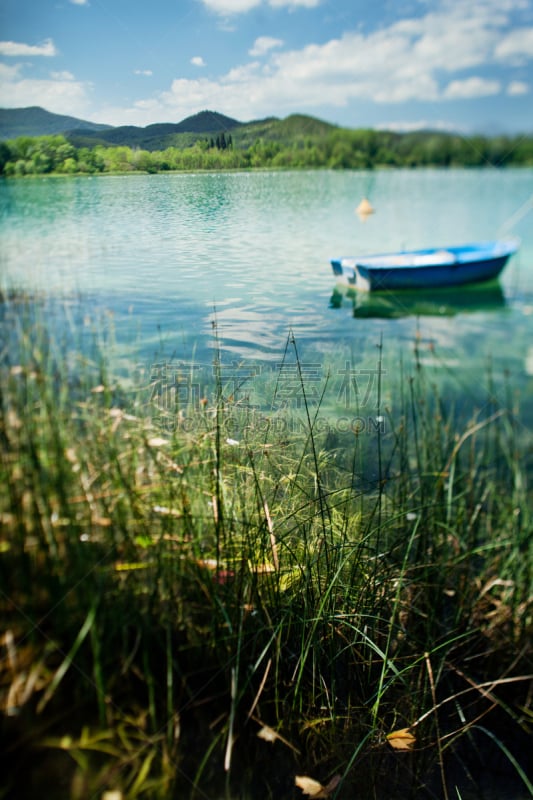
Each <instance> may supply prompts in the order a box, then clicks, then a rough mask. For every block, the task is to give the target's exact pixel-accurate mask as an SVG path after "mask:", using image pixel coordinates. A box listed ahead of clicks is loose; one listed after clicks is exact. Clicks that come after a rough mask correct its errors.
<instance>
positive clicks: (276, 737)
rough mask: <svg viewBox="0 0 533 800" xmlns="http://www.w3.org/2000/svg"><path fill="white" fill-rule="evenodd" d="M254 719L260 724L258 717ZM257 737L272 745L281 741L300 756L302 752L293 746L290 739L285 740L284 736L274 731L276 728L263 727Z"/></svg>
mask: <svg viewBox="0 0 533 800" xmlns="http://www.w3.org/2000/svg"><path fill="white" fill-rule="evenodd" d="M253 719H255V721H256V722H259V720H258V719H256V717H253ZM257 735H258V737H259V738H260V739H263V741H265V742H270V743H271V744H273V743H274V742H277V741H279V742H281V743H282V744H284V745H285V746H286V747H290V749H291V750H293V751H294V752H295V753H297V754H298V755H299V754H300V751H299V750H298V748H297V747H295V746H294V745H293V744H291V742H289V741H288V739H285V737H284V736H282V735H281V734H280V733H277V732H276V731H275V730H274V728H271V727H270V726H269V725H263V726H262V727H261V729H260V730H258V731H257Z"/></svg>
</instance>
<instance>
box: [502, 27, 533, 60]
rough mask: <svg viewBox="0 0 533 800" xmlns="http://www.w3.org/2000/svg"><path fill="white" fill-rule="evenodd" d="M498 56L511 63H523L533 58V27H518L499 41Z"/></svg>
mask: <svg viewBox="0 0 533 800" xmlns="http://www.w3.org/2000/svg"><path fill="white" fill-rule="evenodd" d="M495 55H496V58H498V59H500V60H501V61H507V62H509V63H511V64H522V63H524V62H525V61H527V60H528V59H531V58H533V28H517V29H516V30H514V31H511V32H510V33H508V34H507V35H506V36H504V37H503V39H501V41H500V42H498V44H497V46H496V49H495Z"/></svg>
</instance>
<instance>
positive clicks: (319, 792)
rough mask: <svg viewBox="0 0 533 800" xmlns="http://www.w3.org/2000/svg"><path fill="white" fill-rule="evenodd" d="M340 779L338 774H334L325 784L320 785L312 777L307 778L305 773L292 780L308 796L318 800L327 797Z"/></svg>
mask: <svg viewBox="0 0 533 800" xmlns="http://www.w3.org/2000/svg"><path fill="white" fill-rule="evenodd" d="M340 780H341V776H340V775H334V776H333V778H332V779H331V780H330V782H329V783H328V784H327V785H326V786H322V784H321V783H319V782H318V781H315V780H314V779H313V778H308V777H307V776H306V775H297V776H296V778H295V779H294V782H295V784H296V786H297V787H298V788H299V789H301V790H302V792H303V793H304V794H306V795H308V797H311V798H313V799H314V800H319V799H320V798H327V797H329V796H330V794H331V793H332V792H333V791H334V790H335V789H336V788H337V786H338V785H339V783H340Z"/></svg>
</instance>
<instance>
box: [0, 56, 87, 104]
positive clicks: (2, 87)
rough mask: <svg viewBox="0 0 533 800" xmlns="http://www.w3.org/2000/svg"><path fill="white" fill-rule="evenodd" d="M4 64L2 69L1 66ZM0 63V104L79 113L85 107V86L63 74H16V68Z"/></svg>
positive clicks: (17, 71)
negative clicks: (49, 76) (43, 76)
mask: <svg viewBox="0 0 533 800" xmlns="http://www.w3.org/2000/svg"><path fill="white" fill-rule="evenodd" d="M2 67H4V69H2ZM9 69H10V68H9V67H8V68H7V69H6V68H5V66H4V65H0V106H2V107H3V108H24V107H25V106H42V107H43V108H46V110H47V111H53V112H55V113H56V114H70V115H74V116H76V115H83V114H85V113H86V111H87V106H88V97H87V86H86V85H85V84H83V83H81V82H78V81H75V80H73V79H72V76H70V77H69V78H66V77H65V76H63V77H61V78H56V79H50V80H31V79H25V78H20V77H19V69H18V68H17V69H15V70H14V69H11V70H10V71H9V72H8V71H7V70H9Z"/></svg>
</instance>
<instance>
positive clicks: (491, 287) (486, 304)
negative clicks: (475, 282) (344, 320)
mask: <svg viewBox="0 0 533 800" xmlns="http://www.w3.org/2000/svg"><path fill="white" fill-rule="evenodd" d="M346 304H351V306H352V309H353V316H354V317H358V318H361V317H363V318H370V317H380V318H383V319H397V318H399V317H411V316H425V317H453V316H455V315H456V314H464V313H473V312H478V311H496V310H501V309H503V308H504V307H505V306H506V299H505V295H504V293H503V290H502V287H501V286H500V285H499V283H491V284H486V285H485V286H482V287H472V288H465V287H461V289H460V290H457V289H432V290H431V291H425V290H416V291H401V292H356V291H355V290H353V289H344V290H343V289H341V288H338V287H335V289H334V290H333V294H332V296H331V299H330V306H331V307H332V308H340V307H341V306H345V305H346Z"/></svg>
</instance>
